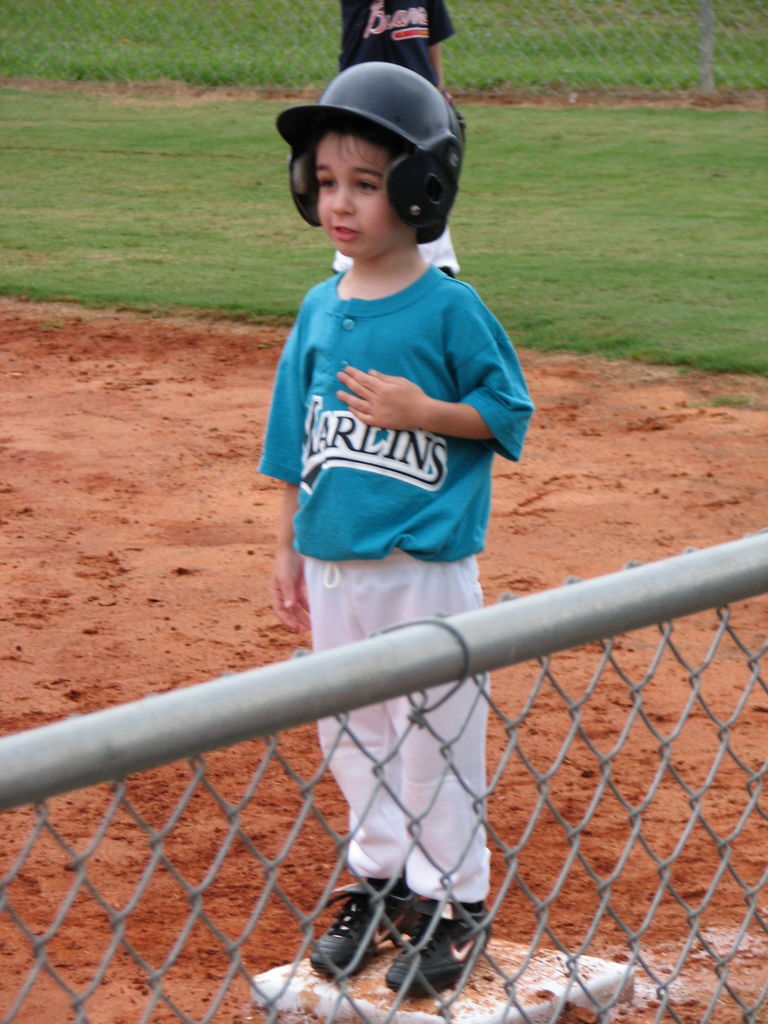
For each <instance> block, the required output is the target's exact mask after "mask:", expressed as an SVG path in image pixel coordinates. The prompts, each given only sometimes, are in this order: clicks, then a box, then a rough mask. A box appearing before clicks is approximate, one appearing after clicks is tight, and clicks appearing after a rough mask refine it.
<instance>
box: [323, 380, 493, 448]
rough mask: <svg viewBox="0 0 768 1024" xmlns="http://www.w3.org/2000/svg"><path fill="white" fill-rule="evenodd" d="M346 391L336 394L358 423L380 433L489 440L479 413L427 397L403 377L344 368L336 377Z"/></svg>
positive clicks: (464, 405)
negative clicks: (417, 432)
mask: <svg viewBox="0 0 768 1024" xmlns="http://www.w3.org/2000/svg"><path fill="white" fill-rule="evenodd" d="M338 377H339V380H340V381H341V383H342V384H343V385H344V386H345V388H348V389H349V390H348V391H337V392H336V396H337V398H339V399H341V401H343V402H346V403H347V405H348V406H349V408H350V409H351V411H352V412H353V413H354V414H355V416H357V418H358V419H359V420H361V421H362V422H363V423H365V424H367V425H368V426H370V427H379V428H380V429H384V430H429V431H430V432H431V433H433V434H445V435H449V436H451V437H463V438H467V439H470V440H476V441H487V440H489V439H490V438H491V437H493V432H492V431H491V430H490V429H489V427H488V424H487V423H486V422H485V420H484V419H483V417H482V416H481V415H480V413H479V412H478V411H477V409H475V408H474V407H473V406H471V405H469V404H468V403H466V402H444V401H442V400H440V399H437V398H430V397H429V395H427V394H426V392H425V391H423V390H422V388H420V387H419V386H418V384H414V383H413V381H410V380H407V379H406V378H405V377H389V376H387V375H386V374H384V373H379V372H378V370H370V371H369V372H368V373H365V372H364V371H362V370H357V369H355V368H354V367H353V366H348V367H347V368H346V370H342V372H341V373H339V375H338Z"/></svg>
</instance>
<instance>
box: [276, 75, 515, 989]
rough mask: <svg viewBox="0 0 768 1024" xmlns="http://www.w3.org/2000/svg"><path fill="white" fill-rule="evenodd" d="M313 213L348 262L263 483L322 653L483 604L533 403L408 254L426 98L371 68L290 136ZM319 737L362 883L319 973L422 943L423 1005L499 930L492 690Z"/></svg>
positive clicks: (297, 597)
mask: <svg viewBox="0 0 768 1024" xmlns="http://www.w3.org/2000/svg"><path fill="white" fill-rule="evenodd" d="M277 126H278V129H279V131H280V133H281V134H282V135H283V137H284V138H285V139H286V141H287V142H288V143H289V144H290V145H291V149H292V157H291V171H290V174H291V178H290V181H291V191H292V194H293V198H294V200H295V202H296V205H297V207H298V209H299V211H300V212H301V214H302V216H304V218H305V219H306V220H308V221H309V223H311V224H315V225H318V224H319V225H321V226H322V228H323V230H324V231H325V232H326V234H327V235H328V237H329V238H330V240H331V242H332V243H333V244H334V245H335V246H337V247H338V248H339V249H340V250H341V251H342V252H344V253H346V254H347V255H349V256H350V257H351V259H352V267H351V269H350V270H349V271H347V272H346V273H343V274H340V275H337V276H335V277H332V278H330V279H329V280H327V281H325V282H323V283H322V284H319V285H317V286H315V287H314V288H312V289H311V290H310V291H309V293H308V294H307V296H306V297H305V299H304V302H303V303H302V306H301V309H300V311H299V315H298V318H297V321H296V324H295V326H294V328H293V330H292V332H291V334H290V337H289V338H288V341H287V342H286V345H285V349H284V351H283V353H282V356H281V359H280V364H279V367H278V371H277V377H276V382H275V390H274V395H273V400H272V407H271V409H270V414H269V422H268V427H267V434H266V439H265V444H264V451H263V456H262V460H261V464H260V470H261V472H263V473H265V474H267V475H269V476H272V477H275V478H277V479H279V480H282V481H283V482H284V483H285V492H284V501H283V505H282V513H281V516H280V521H279V527H278V538H277V550H276V557H275V564H274V571H273V582H272V592H273V605H274V609H275V611H276V613H277V615H278V616H279V618H280V619H281V621H282V622H283V623H284V624H285V625H286V626H288V627H289V628H291V629H294V630H299V631H300V630H304V629H307V628H309V627H310V625H311V629H312V638H313V648H314V650H316V651H323V650H327V649H329V648H332V647H335V646H338V645H341V644H346V643H350V642H352V641H354V640H357V639H362V638H363V637H366V636H368V635H370V634H371V633H373V632H375V631H377V630H380V629H383V628H385V627H387V626H391V625H393V624H395V623H402V622H405V621H409V620H413V619H417V618H424V617H425V616H435V615H440V614H449V615H450V614H455V613H458V612H462V611H468V610H473V609H476V608H479V607H480V606H481V605H482V593H481V590H480V586H479V583H478V578H477V564H476V558H475V556H476V554H477V553H478V552H479V551H480V550H482V547H483V543H484V536H485V529H486V525H487V520H488V515H489V507H490V492H491V463H492V460H493V456H494V454H495V453H499V454H501V455H503V456H504V457H506V458H509V459H517V458H518V457H519V455H520V452H521V448H522V444H523V438H524V436H525V433H526V429H527V425H528V420H529V418H530V415H531V412H532V408H533V406H532V403H531V400H530V398H529V396H528V392H527V389H526V386H525V381H524V379H523V376H522V372H521V370H520V366H519V363H518V360H517V357H516V355H515V352H514V349H513V348H512V345H511V344H510V342H509V340H508V338H507V337H506V335H505V334H504V332H503V330H502V328H501V326H500V325H499V323H498V321H496V319H495V318H494V317H493V315H492V314H491V313H490V312H489V311H488V310H487V309H486V307H485V306H484V305H483V303H482V302H481V301H480V299H479V297H478V295H477V293H476V292H475V291H474V290H473V289H472V288H471V287H470V286H469V285H467V284H465V283H463V282H459V281H456V280H454V279H452V278H450V277H447V276H446V275H445V274H443V273H441V272H440V271H439V270H437V269H436V268H435V267H431V266H428V265H427V264H426V263H425V262H424V260H423V258H422V257H421V255H420V254H419V250H418V245H417V242H418V241H419V240H420V239H421V238H424V237H434V235H435V234H436V233H439V232H440V231H441V230H442V228H443V226H444V224H445V219H446V217H447V215H448V211H449V210H450V208H451V205H452V203H453V200H454V197H455V195H456V190H457V188H458V176H459V170H460V166H461V158H462V137H461V132H460V130H459V128H458V125H457V122H456V116H455V114H454V112H453V111H452V109H451V107H450V105H449V104H448V102H447V101H446V100H445V99H444V97H443V96H442V95H441V94H440V92H439V91H438V90H437V89H435V88H434V86H432V85H431V84H430V83H429V82H427V81H426V80H425V79H423V78H421V77H420V76H419V75H417V74H415V73H414V72H411V71H409V70H407V69H405V68H401V67H398V66H396V65H392V64H387V63H380V62H373V63H366V64H360V65H357V66H355V67H352V68H349V69H347V70H346V71H343V72H342V73H341V74H340V75H339V76H338V77H337V78H335V79H334V81H333V82H332V83H331V84H330V85H329V86H328V87H327V89H326V90H325V92H324V93H323V95H322V96H321V97H320V100H319V101H318V103H317V104H315V105H312V106H301V107H294V108H290V109H288V110H286V111H284V112H283V113H282V114H281V115H280V116H279V118H278V121H277ZM422 698H423V701H424V700H425V701H426V704H427V706H428V708H427V709H426V710H423V711H422V712H421V714H422V716H423V720H424V725H422V727H418V728H417V727H415V726H414V725H413V722H412V713H413V709H414V700H415V701H416V702H417V703H418V698H413V699H412V698H409V697H403V698H399V699H394V700H390V701H387V702H386V703H384V704H383V705H378V706H374V707H367V708H362V709H359V710H356V711H353V712H352V713H350V714H349V716H348V720H347V723H346V727H344V728H341V729H340V727H339V723H338V722H337V721H335V720H333V719H325V720H323V721H322V722H320V723H319V733H320V740H321V744H322V746H323V749H324V751H325V752H326V753H327V754H329V755H330V764H331V767H332V770H333V773H334V776H335V778H336V780H337V782H338V784H339V786H340V788H341V790H342V792H343V793H344V796H345V798H346V800H347V802H348V804H349V816H350V842H349V848H348V866H349V868H350V871H351V872H352V874H353V875H354V876H355V877H356V878H357V879H359V880H360V881H359V883H358V884H357V885H353V886H352V887H350V888H349V889H347V890H345V891H344V892H343V894H342V896H341V898H342V899H344V904H343V906H342V907H341V909H340V911H339V914H338V917H337V918H336V920H335V922H334V924H333V925H332V926H331V928H330V929H329V930H328V931H327V932H326V933H325V934H324V935H323V936H321V937H320V938H319V939H318V940H317V941H316V943H315V948H314V950H313V952H312V955H311V957H310V961H311V963H312V965H313V966H314V968H315V969H316V970H318V971H320V972H321V973H324V974H327V975H330V976H332V977H338V976H340V975H344V976H347V975H349V974H352V973H354V972H355V971H356V970H359V969H360V968H361V967H362V966H363V965H364V964H365V963H366V962H367V961H368V960H369V959H370V958H371V957H372V956H373V955H375V954H376V953H377V952H378V949H379V945H380V943H381V941H382V940H383V938H384V937H385V936H389V937H390V938H393V939H394V940H396V941H397V940H401V937H402V935H403V934H409V935H410V936H411V940H410V942H409V943H406V944H405V948H404V949H403V951H402V952H401V953H400V954H399V955H398V956H397V957H396V958H395V960H394V961H393V963H392V965H391V967H390V968H389V970H388V972H387V975H386V982H387V985H388V986H389V987H390V988H392V989H393V990H395V991H403V992H408V993H411V994H424V993H433V992H434V991H436V990H438V989H441V988H443V987H445V986H448V985H452V984H454V983H456V982H457V981H458V980H460V979H461V977H462V975H463V974H465V973H466V971H468V970H469V969H471V966H472V964H473V963H474V962H475V960H476V958H477V956H478V955H479V953H480V952H482V950H483V949H484V948H485V944H486V942H487V940H488V935H489V932H490V927H489V921H488V915H487V911H486V908H485V904H484V902H483V901H484V900H485V898H486V896H487V893H488V885H489V859H490V858H489V851H488V849H487V848H486V845H485V831H484V827H483V818H484V811H483V799H484V795H485V789H486V781H485V759H484V751H485V728H486V715H487V701H486V695H485V680H480V681H476V680H465V681H463V682H461V683H459V684H452V685H448V686H444V687H438V688H436V689H433V690H430V691H429V692H428V693H427V694H426V697H424V695H422Z"/></svg>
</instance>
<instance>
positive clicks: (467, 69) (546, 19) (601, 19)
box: [0, 0, 768, 91]
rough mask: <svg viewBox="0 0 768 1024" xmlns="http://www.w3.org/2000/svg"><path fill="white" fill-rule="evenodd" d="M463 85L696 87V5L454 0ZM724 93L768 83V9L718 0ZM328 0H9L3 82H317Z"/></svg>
mask: <svg viewBox="0 0 768 1024" xmlns="http://www.w3.org/2000/svg"><path fill="white" fill-rule="evenodd" d="M449 7H450V11H451V16H452V19H453V21H454V24H455V27H456V36H455V37H454V38H453V39H451V40H450V41H449V42H448V43H446V47H445V60H446V68H447V72H448V77H449V81H450V83H451V85H452V87H453V88H454V89H456V90H469V89H495V88H513V89H525V90H544V91H546V90H549V89H552V88H558V89H561V88H565V89H566V90H569V89H577V90H591V89H606V88H607V89H696V88H697V87H698V85H699V71H698V66H697V65H698V59H699V26H698V9H699V5H698V2H697V0H664V2H660V3H658V4H656V5H655V6H652V7H651V8H650V9H649V6H648V4H646V3H640V2H639V0H634V2H630V0H589V2H588V3H586V2H579V3H574V2H568V0H538V2H537V3H536V4H531V3H530V2H528V0H483V2H482V3H480V2H479V0H451V3H450V5H449ZM715 9H716V20H715V40H716V47H715V53H716V85H717V86H718V87H719V88H721V89H753V90H754V89H762V88H766V86H767V85H768V76H767V73H766V61H765V53H766V51H768V14H767V12H766V7H765V2H764V0H717V3H716V4H715ZM338 48H339V14H338V4H337V3H329V2H328V0H302V2H301V3H295V2H293V0H277V2H275V0H170V2H164V3H157V2H156V0H130V2H126V0H44V2H43V0H5V2H4V3H3V5H2V19H0V75H4V76H25V77H30V76H31V77H40V78H47V79H61V80H68V81H72V80H82V81H94V80H95V81H118V82H129V81H149V80H153V79H176V80H181V81H186V82H189V83H193V84H196V85H236V86H257V87H261V88H276V87H277V88H281V87H282V88H297V87H305V86H310V85H311V86H320V85H322V84H323V83H324V82H325V81H327V79H328V77H329V75H330V74H331V73H332V72H333V70H334V69H335V66H336V59H337V55H338Z"/></svg>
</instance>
